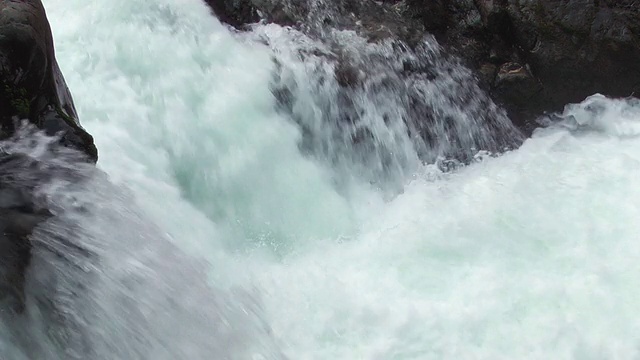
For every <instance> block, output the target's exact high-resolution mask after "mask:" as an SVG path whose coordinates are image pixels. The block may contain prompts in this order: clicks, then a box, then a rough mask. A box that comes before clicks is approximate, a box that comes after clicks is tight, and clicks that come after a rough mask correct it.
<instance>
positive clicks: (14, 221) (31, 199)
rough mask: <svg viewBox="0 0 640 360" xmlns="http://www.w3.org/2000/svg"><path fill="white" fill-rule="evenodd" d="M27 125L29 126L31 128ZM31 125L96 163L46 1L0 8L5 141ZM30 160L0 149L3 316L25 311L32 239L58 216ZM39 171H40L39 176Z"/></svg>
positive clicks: (0, 136)
mask: <svg viewBox="0 0 640 360" xmlns="http://www.w3.org/2000/svg"><path fill="white" fill-rule="evenodd" d="M25 123H26V124H25ZM25 125H28V126H30V127H32V128H36V129H39V130H42V131H43V132H44V133H46V134H47V135H49V136H55V137H57V138H58V143H59V144H61V145H63V146H65V147H69V148H73V149H76V150H78V151H79V152H80V153H81V154H84V159H85V160H88V161H90V162H95V161H97V157H98V153H97V150H96V147H95V145H94V143H93V138H92V137H91V135H89V134H88V133H87V132H86V131H85V130H84V129H83V128H82V127H81V126H80V124H79V122H78V116H77V114H76V110H75V107H74V104H73V100H72V98H71V94H70V93H69V89H68V88H67V86H66V84H65V81H64V78H63V76H62V73H61V71H60V69H59V67H58V64H57V62H56V59H55V55H54V46H53V37H52V34H51V29H50V27H49V22H48V20H47V17H46V14H45V10H44V7H43V5H42V3H41V2H40V0H29V1H24V0H21V1H16V0H4V1H2V2H0V140H3V141H4V142H3V143H2V144H5V145H6V144H7V143H6V141H11V139H13V138H15V137H20V136H21V134H20V131H19V130H20V129H22V128H24V126H25ZM38 167H39V165H38V162H37V161H36V160H34V159H32V158H31V157H30V156H29V155H26V154H23V153H19V152H13V150H11V149H9V148H8V147H7V146H0V303H1V304H2V306H0V311H2V312H6V311H10V310H13V311H17V312H21V311H23V309H24V301H25V293H24V288H25V286H24V282H25V272H26V271H27V267H28V265H29V261H30V258H31V243H30V240H29V237H30V235H31V233H32V231H33V229H34V228H35V227H36V226H37V225H38V224H39V223H40V222H42V221H44V220H45V219H47V218H48V217H50V216H51V214H50V213H49V211H48V209H47V208H46V207H44V204H42V203H41V201H40V200H39V199H38V194H37V187H38V184H42V183H43V182H45V181H46V178H47V174H48V172H49V170H47V169H46V168H43V169H38ZM35 169H37V171H35Z"/></svg>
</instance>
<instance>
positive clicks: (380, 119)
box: [0, 0, 640, 359]
mask: <svg viewBox="0 0 640 360" xmlns="http://www.w3.org/2000/svg"><path fill="white" fill-rule="evenodd" d="M44 4H45V7H46V8H47V11H48V15H49V19H50V21H51V25H52V28H53V33H54V39H55V42H56V50H57V57H58V60H59V63H60V66H61V68H62V70H63V72H64V74H65V77H66V79H67V81H68V84H69V87H70V89H71V91H72V93H73V95H74V99H75V101H76V107H77V109H78V112H79V115H80V118H81V120H82V124H83V126H85V127H86V128H87V130H88V131H89V132H90V133H91V134H92V135H94V137H95V139H96V143H97V146H98V148H99V149H100V156H101V157H100V160H99V163H98V170H94V169H91V168H87V167H85V166H81V165H78V164H77V163H76V162H75V161H67V160H69V158H68V157H65V156H62V157H60V158H51V156H49V157H47V156H46V154H43V153H42V152H38V151H37V150H33V149H32V148H30V147H29V146H24V147H20V146H18V148H16V149H15V151H16V152H18V153H27V154H30V155H31V156H33V157H34V158H36V159H37V160H38V161H39V162H41V163H44V164H52V165H51V166H52V167H54V168H55V167H58V168H61V169H62V170H63V171H62V170H61V171H60V172H59V173H60V174H62V175H59V176H58V177H55V178H54V179H53V180H51V181H43V183H42V184H41V185H40V188H41V191H42V192H43V194H44V195H45V198H46V199H48V200H47V201H48V203H50V204H52V205H53V206H54V207H55V208H56V209H59V212H58V213H57V215H58V216H56V217H55V218H53V220H51V221H48V222H47V223H46V224H44V225H42V226H41V227H39V228H38V230H37V232H36V234H35V235H34V238H35V239H36V240H35V243H36V244H37V247H38V249H41V252H38V253H37V256H36V258H35V260H34V263H35V265H34V268H33V269H32V270H31V273H30V280H29V283H28V284H29V285H28V286H29V289H28V294H29V295H28V297H29V299H28V308H29V310H31V311H30V312H29V314H31V315H29V317H26V318H20V319H17V320H16V319H14V318H5V319H3V326H1V327H0V334H1V335H2V339H3V340H2V341H0V346H2V348H0V350H2V353H3V354H11V355H15V356H12V357H11V358H15V359H20V358H24V359H28V358H42V359H45V358H46V359H52V358H92V359H113V358H123V359H124V358H127V359H209V358H216V359H284V358H290V359H460V358H464V359H468V358H477V359H548V358H551V359H614V358H625V359H626V358H634V357H636V356H638V345H639V344H640V343H639V342H638V341H639V340H640V339H638V338H637V336H636V335H635V334H638V327H639V325H640V321H639V320H640V319H639V318H638V316H637V314H638V313H639V310H640V305H638V302H637V301H635V299H637V298H638V295H639V292H640V289H639V288H638V286H637V285H636V281H635V280H636V279H637V278H638V276H639V275H640V266H639V265H638V262H637V261H636V260H635V259H637V256H638V255H640V254H638V253H639V252H640V245H639V244H640V243H639V242H638V241H637V240H638V235H637V234H639V233H640V232H639V230H640V228H639V227H640V223H638V221H637V219H638V216H639V215H640V207H638V205H637V204H636V203H637V202H638V200H640V190H639V188H638V186H636V185H637V184H636V182H637V179H640V139H639V138H638V135H639V134H640V125H639V124H640V104H638V102H637V101H636V100H631V99H618V100H611V99H606V98H604V97H601V96H599V95H595V96H593V97H591V98H589V99H587V100H586V101H585V102H584V103H582V104H576V105H570V106H568V107H567V109H566V110H565V112H564V114H562V115H561V116H557V117H554V118H553V119H549V120H548V125H549V126H548V127H547V128H545V129H540V130H538V131H537V132H536V133H535V134H534V136H533V137H532V138H531V139H528V140H526V141H525V142H524V144H523V145H522V146H521V147H520V148H518V149H517V150H512V151H507V152H506V153H504V154H503V155H501V156H499V157H495V158H493V157H489V156H482V154H483V153H482V152H481V153H480V154H479V156H477V157H476V160H475V161H471V164H470V165H468V166H465V167H461V168H459V169H457V170H456V171H452V172H446V173H443V172H442V171H441V170H440V168H441V167H440V166H438V164H437V159H438V158H441V157H443V156H445V155H446V154H447V150H446V149H445V148H446V147H447V144H451V143H453V142H455V141H453V142H452V141H451V139H452V138H446V137H444V138H438V140H439V141H436V142H431V143H428V144H425V143H421V142H420V141H417V140H416V137H415V136H412V134H415V133H412V129H411V127H412V126H414V125H415V124H413V123H411V122H408V121H405V120H407V119H406V116H404V115H405V114H402V111H405V109H407V107H406V105H407V104H406V103H404V102H403V101H404V100H403V99H406V96H409V95H407V94H406V92H403V91H405V90H406V89H405V90H403V89H404V88H401V87H394V86H395V85H394V86H392V87H390V88H389V89H387V90H388V91H387V90H385V91H377V90H376V89H377V88H376V89H374V88H373V87H372V88H371V89H370V90H369V91H361V90H358V91H359V92H358V91H351V92H349V91H347V92H346V93H344V92H342V93H340V94H338V93H337V92H340V91H343V90H339V89H338V85H339V84H337V83H336V81H335V79H333V78H331V77H330V76H329V75H328V74H331V73H333V72H334V70H335V66H337V62H336V61H335V60H331V58H329V59H328V60H325V59H324V58H323V56H316V55H314V56H316V57H313V56H308V55H307V56H302V57H296V56H292V54H295V53H296V52H298V51H300V50H301V49H302V50H305V49H309V48H317V47H319V46H321V44H318V43H315V42H314V41H312V40H310V39H305V38H301V35H299V34H296V33H294V32H292V31H290V30H287V29H282V28H279V27H277V26H273V25H270V26H259V27H257V28H256V29H254V31H253V32H251V33H249V34H233V33H231V32H230V31H229V30H228V29H226V28H225V27H223V26H222V25H220V24H219V23H218V22H217V20H215V19H214V18H212V17H211V16H210V15H208V10H207V9H206V7H205V6H204V5H203V4H200V2H198V1H186V0H158V1H154V2H149V1H143V0H126V1H125V0H111V1H94V2H86V1H80V0H64V1H62V0H45V1H44ZM342 35H344V36H345V42H346V41H355V43H349V44H348V46H347V48H348V49H356V50H357V51H356V50H354V51H355V52H356V53H360V51H361V50H363V48H362V46H365V45H363V44H358V43H357V38H354V37H353V36H352V35H349V34H342ZM265 40H266V44H265V43H264V42H265ZM427 45H428V43H426V44H425V46H427ZM349 46H351V47H349ZM434 46H435V45H434ZM381 47H384V46H383V45H381ZM365 50H368V51H371V53H373V54H378V55H379V54H385V52H384V50H385V49H381V48H374V47H366V49H365ZM331 51H333V50H331V49H326V52H331ZM434 51H436V52H437V49H435V50H434ZM316 53H317V52H316ZM387 54H388V53H387ZM274 59H275V61H274ZM460 71H461V72H462V73H464V70H463V69H460ZM441 76H442V75H441ZM460 76H462V75H460ZM305 77H306V78H305ZM322 77H325V78H326V79H325V80H323V81H321V80H320V79H321V78H322ZM462 77H464V76H462ZM374 80H375V79H374ZM374 80H371V81H374ZM396 80H397V79H396ZM396 80H394V81H396ZM441 80H442V81H445V80H447V79H441ZM458 80H459V79H458ZM398 81H399V80H398ZM445 83H446V81H445ZM454 83H455V81H454ZM282 84H285V85H287V88H288V89H289V91H290V92H291V94H290V95H291V96H292V98H291V101H290V102H289V103H288V104H289V105H291V106H292V107H291V108H282V104H283V103H282V101H281V99H279V98H278V92H277V91H276V90H277V89H278V86H279V85H282ZM417 84H418V85H419V86H421V87H423V88H424V87H428V86H434V88H433V89H434V91H431V92H429V91H426V92H422V94H423V97H424V103H427V104H431V106H432V107H433V106H436V105H438V106H440V107H439V108H438V107H437V106H436V108H437V109H439V110H438V111H440V113H445V115H447V116H449V117H451V118H453V119H454V120H455V121H456V122H454V124H458V126H459V127H460V130H465V129H468V131H469V132H470V133H469V132H468V133H467V134H471V135H470V136H469V137H466V138H467V139H470V140H469V141H471V142H472V143H469V146H468V148H469V149H468V150H469V151H472V150H473V151H474V153H475V152H478V151H481V150H489V151H493V150H495V149H488V148H483V146H482V145H483V144H485V145H487V146H486V147H490V145H491V146H495V145H496V143H493V141H494V140H496V141H498V140H499V139H492V138H491V137H490V136H488V137H485V138H483V137H482V136H479V134H480V135H481V134H483V133H485V131H486V128H483V126H484V125H483V124H487V118H483V119H480V118H479V117H478V116H479V115H478V114H479V112H478V111H475V110H474V107H473V106H476V107H477V106H479V105H478V104H484V101H485V100H483V98H474V99H479V100H478V101H479V103H476V104H475V105H474V103H473V102H472V103H468V102H467V103H466V105H468V106H467V107H464V106H461V105H459V104H458V105H456V104H453V105H452V106H449V107H445V106H444V105H442V104H447V101H448V100H447V98H446V97H445V98H442V97H439V96H441V95H442V94H441V92H439V91H435V90H438V89H442V86H440V87H439V86H438V84H442V83H438V82H437V81H436V82H435V85H434V82H428V81H423V82H421V83H417ZM452 86H453V85H452ZM291 89H293V90H294V91H291ZM394 89H395V90H394ZM374 90H375V91H374ZM452 91H453V93H455V87H454V88H453V90H452ZM345 94H348V95H349V96H352V98H351V99H352V102H353V103H355V105H353V103H352V104H351V105H350V106H351V107H350V108H349V111H352V110H353V111H355V113H349V114H347V115H348V116H350V117H351V119H352V120H353V121H351V122H350V123H349V126H347V128H346V130H345V129H342V130H345V132H341V131H340V130H341V128H339V127H338V126H339V125H337V123H331V122H330V120H332V119H334V118H335V117H339V116H342V115H344V114H343V113H340V111H339V110H341V109H344V107H343V108H332V107H330V106H329V105H330V104H331V103H332V101H333V99H337V98H339V97H340V96H343V95H345ZM474 96H475V95H474ZM478 96H480V95H478ZM445 100H447V101H445ZM454 105H455V106H454ZM487 106H489V105H487ZM360 110H362V111H363V112H358V111H360ZM455 113H457V114H458V115H457V116H453V115H452V114H455ZM491 114H494V115H492V116H497V117H496V118H499V117H500V110H498V109H497V108H496V109H492V110H491ZM385 119H387V120H386V121H385ZM389 119H392V120H393V119H395V120H398V121H390V120H389ZM494 119H495V118H494ZM400 120H402V121H400ZM501 121H502V120H500V121H499V122H498V124H503V125H504V123H502V122H501ZM492 124H496V123H492ZM507 125H508V124H507ZM507 125H504V126H506V127H505V129H506V130H505V132H504V133H508V132H509V131H510V130H509V128H508V126H507ZM332 126H335V127H332ZM363 128H366V129H367V130H366V131H364V130H361V131H364V133H366V134H372V135H373V136H372V137H371V138H372V139H373V141H372V142H366V141H365V142H364V143H362V144H363V148H358V145H356V146H353V145H350V144H351V143H350V142H347V141H345V140H346V139H345V138H340V136H342V135H345V136H348V137H351V135H352V132H356V133H357V132H358V131H359V130H360V129H363ZM445 130H446V131H445V132H444V133H442V134H446V133H448V131H450V129H445ZM416 131H417V130H416ZM454 134H459V137H458V138H457V139H465V136H466V135H464V136H463V135H461V134H464V132H454ZM309 135H311V137H309ZM479 139H480V140H479ZM445 140H449V142H447V141H445ZM456 141H457V140H456ZM474 141H477V142H475V143H473V142H474ZM46 142H47V140H46V139H40V140H39V141H38V142H36V143H37V144H40V143H46ZM501 147H502V144H501V145H500V148H501ZM425 154H427V155H429V156H431V157H429V156H425ZM367 155H370V156H367ZM69 156H71V155H69ZM71 160H72V159H71ZM427 160H432V161H427ZM67 173H68V174H72V175H73V176H75V178H80V179H81V181H80V182H76V181H70V179H68V178H67V177H66V176H67V175H64V174H67ZM74 174H75V175H74ZM75 178H74V179H75ZM376 180H377V181H376ZM389 184H391V185H389ZM390 189H391V190H390ZM60 239H68V240H67V241H68V242H69V243H71V244H75V245H77V246H78V247H77V248H73V249H69V248H67V247H63V248H62V249H63V251H62V252H63V253H64V254H65V255H64V256H62V257H56V256H53V255H52V254H54V253H55V251H52V250H51V249H52V247H53V248H54V249H55V246H61V244H63V245H64V241H61V240H60ZM74 249H75V250H74ZM51 279H55V281H52V280H51ZM39 299H50V300H51V301H52V302H53V304H49V308H48V307H47V304H45V305H43V304H42V303H41V302H38V301H39ZM50 308H54V309H58V311H51V312H47V311H46V310H47V309H50ZM43 309H44V310H43ZM52 314H53V315H52ZM47 316H50V318H47ZM51 316H53V317H51ZM48 327H49V329H53V331H54V334H53V335H51V333H49V332H47V330H48ZM25 339H26V340H25ZM56 342H57V343H58V344H56ZM30 351H31V353H30Z"/></svg>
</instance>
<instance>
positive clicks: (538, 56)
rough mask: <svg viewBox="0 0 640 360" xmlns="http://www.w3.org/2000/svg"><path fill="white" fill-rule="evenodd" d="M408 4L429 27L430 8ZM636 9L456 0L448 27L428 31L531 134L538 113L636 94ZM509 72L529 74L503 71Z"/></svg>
mask: <svg viewBox="0 0 640 360" xmlns="http://www.w3.org/2000/svg"><path fill="white" fill-rule="evenodd" d="M408 3H411V7H410V9H409V10H407V11H408V12H409V13H413V14H423V16H422V20H423V21H424V22H425V23H429V21H430V20H429V19H428V18H427V17H426V16H427V14H430V13H431V11H430V10H429V5H426V4H427V3H429V2H427V1H413V2H410V1H409V2H408ZM639 5H640V4H639V3H637V2H635V3H634V1H598V0H569V1H552V0H475V1H463V0H454V1H452V2H450V3H449V4H448V5H446V10H445V11H446V13H447V14H448V17H449V21H448V22H447V24H444V25H441V26H438V24H432V26H431V27H432V28H435V30H434V33H435V34H436V35H437V36H438V39H439V41H440V42H441V43H443V44H445V45H446V46H447V47H448V48H449V49H451V51H453V52H454V53H456V54H457V55H458V56H460V57H461V58H463V59H465V60H466V61H467V64H468V66H470V67H471V68H473V69H476V70H477V71H478V72H479V74H480V77H481V78H482V79H483V81H484V82H485V84H486V86H487V88H488V89H489V90H490V91H491V92H492V95H493V97H494V99H496V100H497V101H498V102H499V103H501V104H502V105H503V106H505V107H506V108H507V109H508V110H509V112H510V114H511V115H512V118H514V120H516V121H519V123H520V125H521V126H524V127H530V126H532V124H530V123H527V121H528V120H531V119H532V118H534V117H535V116H536V115H538V114H540V113H541V112H543V111H552V110H559V109H560V108H561V107H562V106H563V105H564V104H566V103H569V102H577V101H581V100H582V99H584V98H585V97H586V96H589V95H591V94H593V93H596V92H599V93H603V94H606V95H610V96H629V95H632V94H634V93H635V94H637V93H638V90H640V68H639V67H638V66H637V63H638V61H639V60H640V6H639ZM427 27H429V26H428V25H427ZM514 64H516V65H514ZM509 66H511V67H513V66H520V67H522V68H524V69H526V72H509V71H506V72H505V71H504V70H505V69H504V68H505V67H509ZM525 75H526V76H525ZM516 94H517V95H518V96H521V97H518V96H515V95H516Z"/></svg>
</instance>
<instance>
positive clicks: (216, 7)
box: [205, 0, 260, 28]
mask: <svg viewBox="0 0 640 360" xmlns="http://www.w3.org/2000/svg"><path fill="white" fill-rule="evenodd" d="M205 2H206V3H207V4H208V5H209V6H210V7H211V9H212V10H213V12H214V13H215V15H216V16H217V17H218V19H220V21H221V22H223V23H225V24H229V25H231V26H233V27H236V28H242V27H243V26H244V25H245V24H251V23H255V22H258V21H259V20H260V16H259V15H258V12H257V9H256V8H255V7H254V6H253V5H252V4H251V2H250V1H245V0H205Z"/></svg>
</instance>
